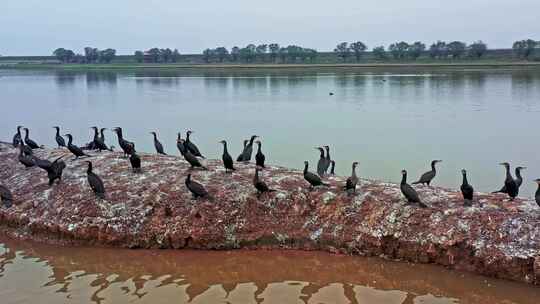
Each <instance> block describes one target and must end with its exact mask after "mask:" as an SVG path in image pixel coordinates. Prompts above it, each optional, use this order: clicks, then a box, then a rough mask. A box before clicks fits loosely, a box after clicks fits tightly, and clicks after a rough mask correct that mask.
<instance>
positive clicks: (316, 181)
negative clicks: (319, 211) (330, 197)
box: [304, 160, 329, 190]
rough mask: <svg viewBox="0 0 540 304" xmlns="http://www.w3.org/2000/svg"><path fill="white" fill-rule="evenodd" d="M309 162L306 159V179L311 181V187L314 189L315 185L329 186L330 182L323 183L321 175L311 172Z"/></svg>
mask: <svg viewBox="0 0 540 304" xmlns="http://www.w3.org/2000/svg"><path fill="white" fill-rule="evenodd" d="M308 169H309V162H308V161H307V160H306V161H304V179H305V180H306V181H307V182H308V183H309V189H310V190H312V189H313V187H317V186H329V185H328V184H325V183H323V181H322V180H321V177H320V176H319V175H317V174H315V173H312V172H309V170H308Z"/></svg>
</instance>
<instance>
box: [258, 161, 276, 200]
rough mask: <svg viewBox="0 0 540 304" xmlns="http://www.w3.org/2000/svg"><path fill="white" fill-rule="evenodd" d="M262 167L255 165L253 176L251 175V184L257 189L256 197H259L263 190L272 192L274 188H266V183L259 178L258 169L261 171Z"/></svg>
mask: <svg viewBox="0 0 540 304" xmlns="http://www.w3.org/2000/svg"><path fill="white" fill-rule="evenodd" d="M261 170H262V168H261V167H259V166H257V167H255V176H254V177H253V186H255V189H257V198H260V197H261V195H262V194H263V193H265V192H274V191H276V190H274V189H270V188H268V185H267V184H266V183H265V182H263V181H262V180H260V179H259V171H261Z"/></svg>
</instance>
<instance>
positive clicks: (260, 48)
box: [255, 44, 268, 62]
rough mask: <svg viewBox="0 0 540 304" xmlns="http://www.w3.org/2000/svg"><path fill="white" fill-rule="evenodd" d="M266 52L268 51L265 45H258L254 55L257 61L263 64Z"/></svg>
mask: <svg viewBox="0 0 540 304" xmlns="http://www.w3.org/2000/svg"><path fill="white" fill-rule="evenodd" d="M267 51H268V45H267V44H260V45H258V46H257V47H256V48H255V53H257V56H259V59H260V60H261V61H263V62H264V57H265V55H266V52H267Z"/></svg>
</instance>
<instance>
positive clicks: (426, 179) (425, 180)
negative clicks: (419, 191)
mask: <svg viewBox="0 0 540 304" xmlns="http://www.w3.org/2000/svg"><path fill="white" fill-rule="evenodd" d="M440 162H442V160H440V159H436V160H433V161H431V171H428V172H426V173H424V174H422V176H420V179H419V180H417V181H416V182H414V183H412V184H413V185H416V184H422V185H424V184H427V185H428V186H429V184H430V183H431V181H432V180H433V179H434V178H435V176H436V175H437V169H436V168H435V165H436V164H437V163H440Z"/></svg>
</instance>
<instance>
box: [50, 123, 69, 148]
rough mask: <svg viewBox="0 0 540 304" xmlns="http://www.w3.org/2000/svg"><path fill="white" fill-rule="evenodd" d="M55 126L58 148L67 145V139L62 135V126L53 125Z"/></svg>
mask: <svg viewBox="0 0 540 304" xmlns="http://www.w3.org/2000/svg"><path fill="white" fill-rule="evenodd" d="M53 128H54V129H56V136H55V137H54V139H55V140H56V143H57V144H58V148H60V147H65V146H66V141H65V140H64V138H63V137H62V136H61V135H60V127H53Z"/></svg>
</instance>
